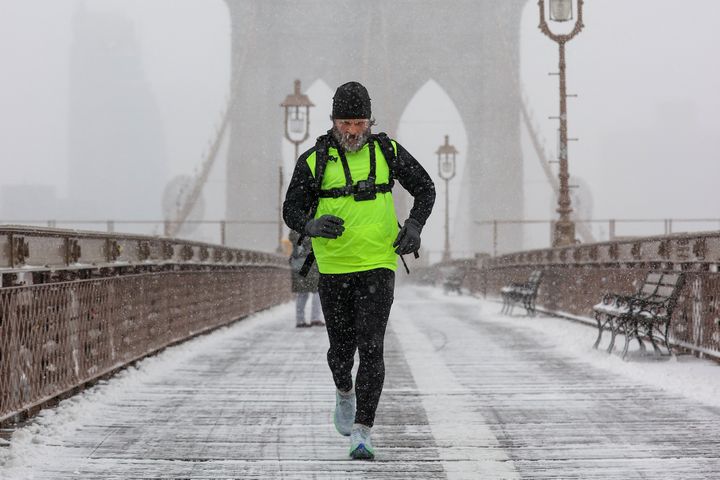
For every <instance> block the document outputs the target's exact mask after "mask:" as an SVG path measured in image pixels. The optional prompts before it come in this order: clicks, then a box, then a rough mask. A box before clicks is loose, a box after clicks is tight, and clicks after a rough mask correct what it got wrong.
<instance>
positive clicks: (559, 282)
mask: <svg viewBox="0 0 720 480" xmlns="http://www.w3.org/2000/svg"><path fill="white" fill-rule="evenodd" d="M719 266H720V232H717V231H716V232H703V233H694V234H672V235H662V236H654V237H645V238H633V239H626V240H617V241H612V242H599V243H593V244H583V245H576V246H571V247H564V248H549V249H538V250H530V251H524V252H516V253H512V254H507V255H502V256H499V257H494V258H490V257H478V259H477V261H476V263H475V265H474V266H473V268H471V269H469V271H468V273H467V275H466V277H465V286H466V287H467V288H470V289H471V290H473V291H475V292H478V293H482V294H484V295H488V296H491V297H499V296H500V289H501V288H502V287H503V286H505V285H508V284H509V283H510V282H513V281H515V282H518V281H523V280H524V279H526V278H527V277H528V275H529V273H530V272H531V271H532V270H535V269H538V268H540V269H542V270H543V271H544V275H543V280H542V283H541V285H540V290H539V292H538V299H537V305H538V306H539V307H542V308H543V309H545V310H547V311H550V312H555V313H560V314H566V315H576V316H580V317H583V318H593V310H592V307H593V305H595V304H597V303H598V302H600V300H601V299H602V296H603V294H605V293H608V292H613V293H621V294H622V293H624V294H631V293H633V292H634V291H636V290H637V288H638V286H639V285H640V283H641V282H642V280H643V278H644V277H645V275H646V273H647V272H648V271H651V270H677V271H683V272H685V284H684V287H683V290H682V292H681V295H680V297H679V300H678V308H676V309H675V312H674V315H673V319H672V324H671V330H670V333H671V337H672V341H673V343H675V344H676V345H679V346H682V347H685V348H688V349H690V350H692V351H694V352H696V353H698V354H700V355H710V356H713V357H716V358H720V273H719V272H718V270H719V269H718V267H719Z"/></svg>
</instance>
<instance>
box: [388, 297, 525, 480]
mask: <svg viewBox="0 0 720 480" xmlns="http://www.w3.org/2000/svg"><path fill="white" fill-rule="evenodd" d="M390 325H391V328H392V329H393V330H394V331H395V332H396V333H397V338H398V339H399V340H400V343H401V344H402V347H403V350H404V352H405V359H406V361H407V364H408V365H409V366H410V370H411V371H412V374H413V378H414V380H415V384H416V385H417V387H418V390H419V392H420V394H421V398H422V404H423V408H424V410H425V413H426V415H427V417H428V423H429V425H430V428H431V430H432V434H433V437H434V439H435V444H436V445H437V448H438V453H439V455H440V458H441V459H442V464H443V469H444V470H445V473H446V475H447V478H448V479H450V480H453V479H463V478H504V479H512V478H520V475H519V474H518V472H517V471H516V469H515V466H514V464H513V462H512V461H510V459H509V458H508V456H507V453H506V452H505V451H504V450H503V449H502V447H501V446H500V442H498V439H497V438H496V437H495V434H493V432H492V430H491V429H490V427H489V426H488V424H487V422H486V421H485V419H484V418H483V416H482V415H481V414H480V413H478V412H477V411H475V410H476V409H475V408H474V405H475V398H474V395H473V394H472V392H470V391H469V390H468V389H467V388H465V387H464V386H463V385H462V384H461V383H460V382H458V381H457V379H456V378H455V375H454V374H453V373H452V371H450V369H449V368H448V367H447V366H446V365H445V363H444V361H443V360H442V359H441V358H440V357H439V356H438V354H437V353H435V349H434V348H433V346H432V343H431V342H430V341H429V340H428V338H427V337H425V336H424V335H423V334H422V333H420V332H419V331H418V329H417V328H416V327H415V326H414V325H413V320H412V319H411V318H410V317H409V316H408V315H407V314H406V313H405V312H403V310H402V308H401V307H400V306H398V308H396V310H395V313H394V315H393V319H392V322H391V324H390Z"/></svg>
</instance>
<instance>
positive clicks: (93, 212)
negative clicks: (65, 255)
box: [62, 3, 167, 220]
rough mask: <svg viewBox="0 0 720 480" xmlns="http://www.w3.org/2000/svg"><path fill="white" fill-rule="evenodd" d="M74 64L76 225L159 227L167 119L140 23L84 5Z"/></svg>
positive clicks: (71, 136)
mask: <svg viewBox="0 0 720 480" xmlns="http://www.w3.org/2000/svg"><path fill="white" fill-rule="evenodd" d="M74 30H75V32H74V39H73V43H72V46H71V56H70V82H69V85H70V87H69V88H70V95H69V97H70V106H69V119H68V130H69V131H68V149H69V151H68V153H69V155H68V157H69V163H70V170H69V175H68V186H69V189H68V196H69V198H68V202H67V207H66V208H65V211H64V212H63V215H62V216H63V217H65V218H72V219H81V220H82V219H90V218H92V219H120V220H125V219H130V220H135V219H159V218H161V216H162V213H161V212H162V208H161V197H162V191H163V188H164V186H165V183H166V182H167V169H166V160H167V159H166V150H165V139H164V132H163V125H162V118H161V115H160V111H159V108H158V105H157V102H156V100H155V98H154V95H153V92H152V90H151V87H150V84H149V83H148V81H147V78H146V75H145V72H144V71H143V59H142V56H141V51H140V47H139V45H138V41H137V38H136V34H135V30H134V26H133V24H132V22H131V21H130V20H128V19H126V18H123V17H122V16H120V14H118V13H116V12H114V13H103V12H94V11H92V10H90V9H88V8H87V7H86V6H85V4H84V3H82V4H81V5H80V6H79V8H78V10H77V12H76V14H75V18H74Z"/></svg>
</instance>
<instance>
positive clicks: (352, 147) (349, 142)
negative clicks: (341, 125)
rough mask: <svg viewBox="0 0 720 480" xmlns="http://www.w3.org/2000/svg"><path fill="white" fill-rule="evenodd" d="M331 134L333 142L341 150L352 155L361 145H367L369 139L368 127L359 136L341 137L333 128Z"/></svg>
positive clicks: (346, 135) (345, 135)
mask: <svg viewBox="0 0 720 480" xmlns="http://www.w3.org/2000/svg"><path fill="white" fill-rule="evenodd" d="M332 134H333V137H334V138H335V141H336V142H337V143H338V144H339V145H340V146H341V147H342V148H343V150H345V151H346V152H351V153H352V152H357V151H359V150H360V149H361V148H362V147H363V145H365V144H366V143H367V141H368V139H369V138H370V127H368V128H367V130H365V131H364V132H363V133H361V134H360V135H350V134H349V133H346V134H344V135H343V134H342V133H340V131H339V130H338V129H337V128H335V127H333V129H332Z"/></svg>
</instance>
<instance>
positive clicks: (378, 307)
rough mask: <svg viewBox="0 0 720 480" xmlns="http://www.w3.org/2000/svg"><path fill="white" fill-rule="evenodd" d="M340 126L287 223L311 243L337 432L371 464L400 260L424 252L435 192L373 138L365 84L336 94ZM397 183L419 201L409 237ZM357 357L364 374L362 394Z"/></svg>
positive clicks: (322, 146) (389, 145) (287, 206)
mask: <svg viewBox="0 0 720 480" xmlns="http://www.w3.org/2000/svg"><path fill="white" fill-rule="evenodd" d="M332 121H333V126H332V129H331V130H329V131H328V132H327V134H326V135H323V136H321V137H319V138H318V139H317V143H316V144H315V147H314V148H312V149H310V150H308V151H307V152H305V153H303V154H302V155H301V156H300V158H299V159H298V161H297V164H296V165H295V171H294V172H293V176H292V180H291V181H290V185H289V186H288V191H287V194H286V196H285V202H284V204H283V218H284V219H285V223H286V224H287V225H288V226H289V227H290V228H291V229H293V230H296V231H298V232H301V233H302V234H304V235H305V236H308V237H312V246H313V252H314V256H315V259H316V260H317V266H318V269H319V271H320V282H319V293H320V300H321V303H322V309H323V313H324V314H325V321H326V322H327V332H328V338H329V340H330V348H329V349H328V352H327V360H328V365H329V366H330V370H331V372H332V375H333V380H334V382H335V387H336V392H335V415H334V423H335V428H336V429H337V431H338V432H339V433H340V434H342V435H345V436H350V456H351V457H352V458H356V459H371V458H373V457H374V456H375V450H374V447H373V445H372V441H371V436H370V432H371V429H372V427H373V425H374V422H375V410H376V409H377V406H378V402H379V401H380V395H381V393H382V389H383V383H384V380H385V363H384V358H383V346H384V338H385V328H386V326H387V322H388V317H389V315H390V308H391V306H392V303H393V299H394V290H395V270H396V268H397V261H398V255H405V254H409V253H414V252H417V251H418V249H419V248H420V233H421V231H422V228H423V226H424V225H425V221H426V220H427V218H428V216H429V215H430V212H431V210H432V207H433V204H434V202H435V185H434V184H433V181H432V179H431V178H430V176H429V175H428V173H427V172H426V171H425V169H424V168H423V167H422V166H421V165H420V163H418V161H417V160H415V158H413V156H412V155H410V153H408V152H407V150H405V149H404V148H403V147H402V146H401V145H400V144H398V143H397V142H395V141H394V140H391V139H389V138H388V137H387V135H385V134H383V133H380V134H372V132H371V127H372V125H373V123H374V122H373V120H372V119H371V105H370V96H369V95H368V92H367V90H366V89H365V87H364V86H362V85H361V84H359V83H357V82H349V83H346V84H344V85H341V86H340V87H339V88H338V89H337V91H336V92H335V96H334V97H333V109H332ZM395 179H397V180H398V181H399V182H400V184H401V185H402V186H403V187H404V188H405V189H406V190H407V191H408V192H409V193H410V194H411V195H412V196H413V197H414V204H413V207H412V210H411V211H410V215H409V217H408V218H407V220H405V224H404V225H403V226H402V228H400V229H398V226H399V224H398V219H397V215H396V213H395V206H394V203H393V197H392V187H393V184H394V180H395ZM308 263H309V262H308ZM305 267H306V268H307V263H306V266H305ZM356 351H359V354H360V364H359V366H358V371H357V377H356V379H355V382H354V384H353V378H352V367H353V362H354V356H355V352H356ZM356 407H357V408H356Z"/></svg>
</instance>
